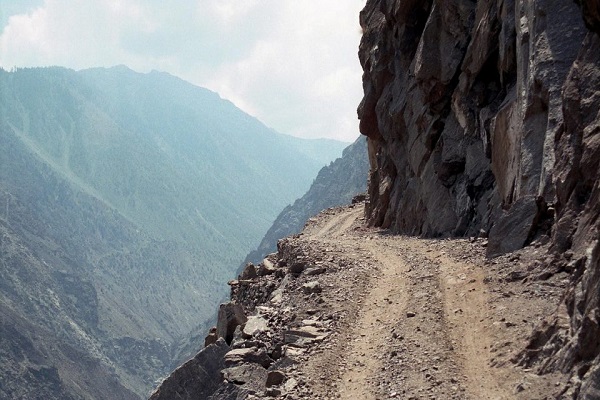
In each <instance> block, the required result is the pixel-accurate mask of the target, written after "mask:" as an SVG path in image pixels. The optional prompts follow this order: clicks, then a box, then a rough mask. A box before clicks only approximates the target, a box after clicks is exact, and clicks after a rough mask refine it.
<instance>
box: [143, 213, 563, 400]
mask: <svg viewBox="0 0 600 400" xmlns="http://www.w3.org/2000/svg"><path fill="white" fill-rule="evenodd" d="M361 207H362V206H361V205H355V206H351V207H348V208H336V209H330V210H327V211H325V212H324V213H322V214H320V215H319V216H317V217H315V218H313V219H311V220H309V222H308V223H307V226H306V228H305V230H304V231H303V233H302V234H300V235H296V236H294V237H290V238H287V239H284V240H281V241H280V242H279V246H278V248H279V249H278V253H275V254H271V255H269V256H268V257H267V258H266V259H265V260H264V261H263V262H262V263H261V264H260V265H258V266H254V265H251V264H250V265H248V266H247V267H246V269H245V270H244V271H243V272H242V273H241V274H240V277H239V279H237V280H234V281H231V282H230V285H231V302H230V303H226V304H224V305H222V306H221V308H220V312H219V319H218V324H217V327H216V328H214V329H213V330H212V331H211V333H209V338H214V336H215V332H219V335H218V336H219V338H218V340H207V343H210V344H209V345H208V346H207V347H206V348H205V349H204V350H203V351H202V352H200V354H203V353H205V352H208V351H210V352H212V353H211V354H213V355H214V357H215V358H218V359H217V360H214V359H211V363H212V364H211V365H217V366H218V367H219V368H221V369H220V372H219V377H218V379H217V381H218V382H216V383H215V382H214V381H206V382H205V384H206V385H207V386H210V387H212V388H213V392H212V394H211V395H210V396H205V398H209V399H264V398H282V399H340V398H341V399H350V398H352V399H388V398H402V399H420V398H427V399H434V398H435V399H513V398H514V399H532V398H539V399H543V398H556V397H559V396H560V394H561V393H562V392H564V391H565V390H566V388H567V387H568V384H569V383H568V377H566V376H563V375H561V374H558V373H554V374H547V375H538V374H537V373H536V370H535V369H532V368H525V367H520V366H519V363H520V360H519V354H520V352H521V351H522V350H523V349H525V348H526V347H527V345H528V341H527V338H528V337H529V336H530V334H531V332H532V330H533V329H536V327H537V326H538V324H539V323H540V322H541V321H542V320H543V318H544V317H545V316H547V315H550V314H551V313H553V312H554V311H555V308H556V305H557V304H558V302H559V297H560V295H561V292H562V289H563V287H564V286H565V285H566V283H567V280H568V275H569V270H568V268H567V269H559V270H557V271H556V273H554V274H551V275H548V274H546V273H543V274H540V273H539V272H540V271H547V268H546V264H548V263H550V262H552V260H549V259H545V258H544V257H545V256H542V255H544V254H546V249H545V247H544V245H542V243H541V242H540V243H538V242H536V243H534V245H532V246H530V247H528V248H526V249H523V250H521V251H518V252H516V253H511V254H509V255H505V256H502V257H498V258H495V259H486V258H485V256H484V254H485V247H486V244H487V239H485V238H475V237H474V238H470V239H452V240H446V239H439V240H425V239H418V238H414V237H402V236H394V235H390V234H388V233H387V232H386V231H382V230H375V229H370V228H365V227H364V225H363V222H364V221H363V218H362V215H363V214H362V208H361ZM253 270H254V271H256V272H257V273H256V276H254V277H252V278H250V276H253V273H252V271H253ZM316 270H318V271H319V273H313V272H311V271H316ZM261 271H263V272H261ZM265 271H268V273H267V272H265ZM243 278H244V279H243ZM240 310H242V311H243V317H241V316H240V314H239V311H240ZM223 346H226V348H227V350H226V351H222V352H221V353H217V352H215V351H214V350H212V349H213V348H219V349H222V348H223ZM195 359H198V356H197V357H196V358H195ZM186 365H187V364H186ZM196 368H197V367H196ZM181 376H185V377H188V376H189V371H187V372H186V371H185V365H184V366H182V367H180V369H178V370H177V371H175V372H174V373H173V374H172V375H171V377H169V378H168V379H167V380H165V382H163V384H162V385H161V387H160V388H159V389H158V391H157V392H156V393H155V394H154V395H153V397H152V399H168V398H190V399H191V398H197V397H194V396H195V394H194V392H193V391H190V390H187V389H186V388H185V387H186V385H189V383H190V382H189V381H186V380H185V379H183V380H182V378H181ZM186 379H187V378H186ZM215 384H216V386H215ZM195 385H196V386H197V385H198V384H197V383H195ZM215 387H216V389H215ZM195 390H196V391H197V390H198V388H197V387H196V389H195ZM203 390H205V392H206V389H203ZM205 392H204V393H205ZM176 395H177V396H179V397H176ZM186 396H187V397H186Z"/></svg>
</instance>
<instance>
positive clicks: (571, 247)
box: [358, 0, 600, 398]
mask: <svg viewBox="0 0 600 400" xmlns="http://www.w3.org/2000/svg"><path fill="white" fill-rule="evenodd" d="M582 14H583V18H582ZM360 23H361V26H362V28H363V32H364V34H363V39H362V42H361V45H360V50H359V57H360V62H361V65H362V67H363V70H364V75H363V87H364V93H365V94H364V98H363V100H362V102H361V104H360V106H359V109H358V114H359V118H360V129H361V132H362V133H363V134H364V135H366V136H367V137H368V138H369V158H370V163H371V173H370V182H369V197H370V202H369V204H368V205H367V210H366V212H367V217H368V220H369V222H370V223H371V224H372V225H376V226H382V227H386V228H391V229H392V230H394V231H397V232H403V233H409V234H419V235H425V236H441V235H475V234H478V233H479V232H480V231H481V230H483V231H485V232H486V233H488V234H489V248H488V251H489V255H491V256H493V255H497V254H501V253H505V252H509V251H512V250H516V249H518V248H520V247H523V246H524V245H527V244H528V243H529V242H531V241H532V240H533V239H534V238H536V237H540V236H541V237H544V235H547V236H548V237H549V238H551V240H552V244H553V245H552V250H553V251H554V252H555V253H556V254H557V256H556V260H557V261H556V263H558V264H561V265H562V266H561V268H565V269H567V270H569V271H573V273H572V286H571V290H570V291H569V293H567V296H566V299H565V303H564V304H563V307H561V310H563V311H565V312H566V313H567V314H568V317H569V318H568V321H570V322H569V324H567V325H564V324H563V325H561V323H560V322H559V321H561V319H560V318H559V317H558V316H557V317H556V318H555V319H554V320H552V321H547V322H546V325H545V326H544V327H542V328H540V330H539V331H538V332H537V333H536V335H537V336H535V337H534V338H533V339H532V343H531V345H530V347H529V348H528V349H527V350H526V351H525V352H524V354H523V357H522V360H521V361H522V362H523V363H533V362H535V361H539V362H540V363H541V364H543V366H542V367H541V371H542V372H544V371H550V370H553V369H561V370H563V371H566V370H572V371H574V374H573V377H574V378H573V379H574V385H573V388H574V389H573V391H572V393H571V394H572V395H573V396H579V397H581V398H586V396H587V397H589V396H592V397H593V396H594V395H598V394H599V393H600V384H596V383H595V382H600V369H599V368H598V367H597V366H598V364H599V363H600V358H599V354H600V328H599V322H600V308H599V306H600V305H599V301H600V300H599V299H600V283H599V281H600V265H599V257H600V245H599V244H598V243H599V242H598V225H599V222H598V216H599V215H600V187H599V179H598V178H599V174H600V172H599V169H600V165H599V164H600V134H599V133H600V114H599V111H598V110H599V106H600V36H599V35H600V33H599V32H600V2H599V1H598V0H579V1H550V0H479V1H474V0H422V1H416V0H369V1H368V2H367V4H366V6H365V8H364V10H363V11H362V12H361V15H360ZM554 268H556V266H554ZM596 386H598V387H596ZM594 393H595V394H594ZM592 397H590V398H592Z"/></svg>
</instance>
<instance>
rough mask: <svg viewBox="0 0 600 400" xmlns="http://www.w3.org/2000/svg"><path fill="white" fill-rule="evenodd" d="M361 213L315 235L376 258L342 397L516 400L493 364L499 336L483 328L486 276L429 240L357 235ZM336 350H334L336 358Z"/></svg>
mask: <svg viewBox="0 0 600 400" xmlns="http://www.w3.org/2000/svg"><path fill="white" fill-rule="evenodd" d="M359 215H360V213H359V212H358V211H356V210H354V211H353V212H349V213H343V214H341V215H339V216H336V218H333V219H331V220H329V221H327V222H326V223H325V224H324V226H323V227H322V228H321V229H320V230H319V231H318V232H314V237H315V238H318V239H320V240H322V243H323V245H324V246H332V247H335V246H342V247H346V248H352V249H354V250H353V251H355V252H357V253H359V254H363V255H366V256H368V257H369V258H370V259H372V261H373V264H374V265H373V271H375V273H374V274H372V277H371V278H370V282H369V283H368V284H367V288H368V289H367V291H366V293H365V294H364V297H363V298H362V300H361V301H359V303H358V306H357V307H356V308H355V309H353V310H351V311H350V313H351V314H353V315H355V316H356V318H355V320H354V322H353V324H352V325H351V326H350V327H349V331H348V332H345V339H346V344H345V346H343V349H341V350H342V351H341V352H340V349H337V351H338V352H340V353H341V354H338V356H339V355H341V356H342V360H341V361H339V368H340V377H339V381H338V382H337V383H336V385H335V386H337V388H338V390H337V393H332V392H331V390H329V391H328V395H329V396H333V397H334V398H336V397H339V398H342V399H378V398H386V396H391V397H396V396H397V397H399V398H410V396H414V397H415V398H418V397H420V396H422V395H426V394H430V393H435V395H437V396H441V398H457V399H459V398H460V399H463V398H474V399H475V398H476V399H503V398H506V399H508V398H513V395H512V393H511V392H510V391H509V389H508V388H504V387H502V386H501V384H500V383H499V381H500V377H498V376H497V375H498V374H496V373H494V372H493V371H492V370H491V368H490V366H489V356H488V354H489V351H487V349H489V347H490V344H491V342H492V339H491V338H490V337H489V332H488V330H486V329H485V328H484V327H483V324H481V325H482V326H479V325H478V324H480V322H479V321H480V320H483V318H484V317H485V314H486V307H487V300H486V297H485V294H484V293H483V274H482V273H481V272H480V269H479V268H478V267H476V266H474V265H466V264H460V263H456V262H454V261H452V260H450V259H449V258H448V257H446V256H445V255H444V254H443V253H440V252H438V251H434V250H432V249H430V248H429V247H428V246H427V241H425V240H420V239H415V238H407V237H400V236H390V235H385V234H382V233H377V232H374V233H372V234H370V235H368V236H367V237H366V238H365V237H364V235H357V234H356V233H355V232H353V230H352V229H350V228H351V227H352V224H353V222H354V220H355V219H356V218H357V217H358V216H359ZM343 335H344V333H343ZM334 358H335V355H332V359H334Z"/></svg>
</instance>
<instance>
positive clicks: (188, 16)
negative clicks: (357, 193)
mask: <svg viewBox="0 0 600 400" xmlns="http://www.w3.org/2000/svg"><path fill="white" fill-rule="evenodd" d="M365 3H366V0H301V1H292V0H179V1H161V0H0V29H1V34H0V66H2V67H3V68H5V69H10V68H12V67H13V66H17V67H29V66H48V65H60V66H65V67H69V68H74V69H83V68H88V67H97V66H107V67H108V66H113V65H117V64H125V65H127V66H129V67H130V68H132V69H134V70H136V71H139V72H148V71H150V70H152V69H156V70H161V71H166V72H169V73H171V74H173V75H176V76H179V77H181V78H183V79H185V80H188V81H190V82H192V83H194V84H197V85H200V86H204V87H206V88H209V89H211V90H214V91H216V92H218V93H219V94H220V95H221V96H222V97H224V98H227V99H229V100H231V101H233V102H234V103H235V104H236V105H237V106H238V107H240V108H242V109H243V110H244V111H246V112H248V113H250V114H252V115H254V116H256V117H258V118H259V119H260V120H261V121H263V122H264V123H266V124H267V125H269V126H270V127H272V128H274V129H276V130H278V131H280V132H282V133H288V134H292V135H296V136H302V137H331V138H336V139H341V140H345V141H352V140H354V139H355V138H356V137H357V136H358V121H357V118H356V107H357V105H358V103H359V102H360V99H361V97H362V85H361V80H360V78H361V70H360V65H359V62H358V57H357V55H356V54H357V50H358V43H359V41H360V27H359V24H358V13H359V11H360V10H361V9H362V7H363V6H364V4H365Z"/></svg>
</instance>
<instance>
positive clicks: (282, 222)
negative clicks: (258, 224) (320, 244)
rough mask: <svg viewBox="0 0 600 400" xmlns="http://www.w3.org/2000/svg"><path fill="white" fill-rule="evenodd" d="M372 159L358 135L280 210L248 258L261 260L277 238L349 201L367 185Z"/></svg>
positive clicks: (289, 233) (275, 247)
mask: <svg viewBox="0 0 600 400" xmlns="http://www.w3.org/2000/svg"><path fill="white" fill-rule="evenodd" d="M368 171H369V161H368V158H367V142H366V140H365V138H364V137H359V138H358V139H357V140H356V141H355V142H354V143H353V144H351V145H350V146H348V147H347V148H346V149H344V152H343V153H342V157H341V158H338V159H337V160H335V161H333V162H332V163H331V164H329V165H328V166H326V167H323V168H322V169H321V170H320V171H319V174H318V175H317V177H316V178H315V180H314V181H313V183H312V185H311V186H310V189H308V192H306V194H304V196H302V197H301V198H299V199H298V200H296V201H295V202H294V204H290V205H288V206H287V207H286V208H284V209H283V211H281V213H279V215H278V216H277V218H276V219H275V222H273V225H272V226H271V227H270V228H269V230H268V231H267V233H266V234H265V236H264V237H263V239H262V241H261V242H260V245H259V246H258V248H257V249H256V250H254V251H253V252H251V253H250V254H248V256H247V257H246V260H245V261H244V264H245V263H247V262H253V263H256V264H257V263H259V262H260V261H262V259H263V258H264V257H265V256H266V255H267V254H269V253H272V252H274V251H275V250H276V249H277V240H279V239H282V238H284V237H286V236H289V235H292V234H294V233H298V232H300V231H301V230H302V227H303V226H304V224H305V223H306V221H307V220H308V219H309V218H310V217H311V216H313V215H316V214H318V213H319V212H320V211H322V210H324V209H326V208H329V207H335V206H340V205H343V204H350V202H351V201H352V197H353V196H355V195H356V194H358V193H362V192H364V191H365V190H366V187H367V175H368Z"/></svg>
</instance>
